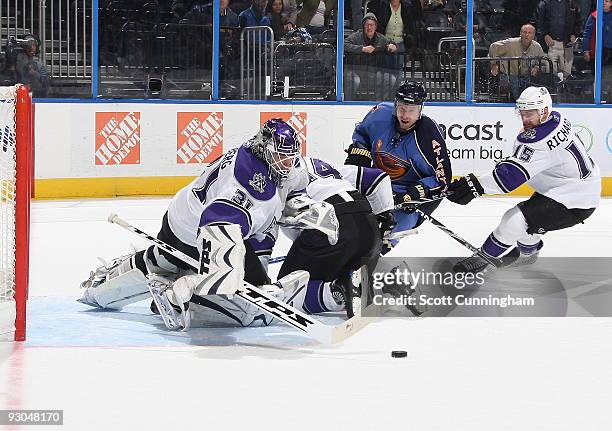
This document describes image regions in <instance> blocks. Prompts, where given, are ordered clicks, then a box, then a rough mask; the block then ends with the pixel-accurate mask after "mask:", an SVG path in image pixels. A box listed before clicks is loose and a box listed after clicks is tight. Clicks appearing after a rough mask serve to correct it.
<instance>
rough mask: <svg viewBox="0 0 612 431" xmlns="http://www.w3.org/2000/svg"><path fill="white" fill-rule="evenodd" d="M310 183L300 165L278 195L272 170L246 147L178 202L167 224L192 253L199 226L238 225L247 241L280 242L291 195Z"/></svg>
mask: <svg viewBox="0 0 612 431" xmlns="http://www.w3.org/2000/svg"><path fill="white" fill-rule="evenodd" d="M307 183H308V175H307V173H306V170H305V169H304V168H303V163H299V164H298V166H297V167H296V168H295V169H293V170H292V171H291V173H290V175H289V178H288V179H287V180H286V181H285V183H284V184H283V187H282V188H280V189H279V188H278V187H277V186H276V184H275V183H274V182H273V181H272V180H271V179H270V177H269V176H268V166H267V164H266V163H264V162H262V161H261V160H259V159H258V158H256V157H255V156H254V155H253V154H252V153H251V150H250V149H249V148H248V147H246V146H245V145H242V146H240V147H238V148H234V149H232V150H229V151H228V152H226V153H225V154H224V155H223V156H221V157H219V158H218V159H217V160H215V161H214V162H212V163H211V164H210V165H208V166H207V167H206V168H205V169H204V172H203V173H202V174H201V175H200V176H199V177H198V178H196V179H195V180H194V181H193V182H191V183H190V184H189V185H188V186H186V187H184V188H183V189H181V190H180V191H179V192H178V193H177V194H176V195H175V196H174V198H173V199H172V202H170V206H169V208H168V223H169V225H170V229H172V232H174V234H175V235H176V236H177V238H178V239H179V240H181V241H182V242H184V243H185V244H188V245H191V246H193V247H196V246H197V245H196V237H197V234H198V228H199V227H200V226H206V225H214V224H220V223H235V224H238V225H240V228H241V230H242V237H243V238H245V239H247V238H255V239H258V240H259V241H264V240H266V237H267V236H269V235H271V236H272V237H275V236H276V234H275V232H276V230H277V229H276V221H277V220H278V219H280V217H281V214H282V211H283V208H284V207H285V201H286V199H287V194H288V193H290V192H291V191H294V190H296V189H303V188H304V187H305V186H306V184H307ZM269 240H271V241H273V238H269Z"/></svg>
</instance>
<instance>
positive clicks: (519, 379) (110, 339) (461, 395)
mask: <svg viewBox="0 0 612 431" xmlns="http://www.w3.org/2000/svg"><path fill="white" fill-rule="evenodd" d="M517 201H518V200H517V199H512V198H487V199H477V200H475V201H474V202H473V203H472V204H470V205H468V206H466V207H460V206H457V205H453V204H451V203H448V202H444V203H443V204H442V205H441V207H440V208H439V209H438V211H437V212H436V213H435V216H436V217H437V218H438V219H439V220H440V221H442V222H443V223H445V224H447V226H449V227H450V228H451V229H453V230H454V231H455V232H457V233H459V234H460V235H463V236H464V237H465V238H466V239H467V240H469V241H471V242H473V243H474V244H476V245H480V244H481V242H482V241H483V240H484V238H485V237H486V236H487V235H488V234H489V232H490V231H491V230H492V229H493V228H494V227H495V226H496V225H497V223H498V221H499V218H500V217H501V215H502V214H503V212H504V211H505V210H506V209H508V208H510V207H511V206H513V205H515V204H516V202H517ZM168 202H169V199H161V198H152V199H145V198H142V199H106V200H67V201H36V202H34V203H33V207H32V222H33V223H32V230H31V263H30V268H31V272H30V301H29V305H28V308H29V312H28V341H26V342H25V343H21V344H17V343H10V342H9V343H1V344H0V349H2V350H1V352H0V358H1V364H0V381H1V382H2V383H1V386H0V388H1V389H0V391H1V392H0V408H2V409H63V410H64V425H63V427H61V429H70V430H128V429H138V430H143V431H144V430H196V429H201V430H340V429H341V430H344V431H353V430H377V431H378V430H381V431H382V430H392V429H398V430H470V431H476V430H486V431H492V430H496V431H498V430H529V431H536V430H537V431H544V430H555V431H558V430H572V431H575V430H589V431H595V430H609V429H610V426H611V425H610V424H611V420H610V415H609V408H610V405H612V395H611V394H612V391H611V390H610V388H611V387H612V366H611V364H612V347H611V341H612V319H606V318H420V319H416V318H413V319H397V318H395V319H386V320H382V321H378V322H375V323H373V324H371V325H369V326H368V327H366V328H365V329H364V330H363V331H362V332H360V333H358V334H356V335H355V336H353V337H352V338H350V339H348V340H347V341H345V342H344V343H342V344H339V345H336V346H332V347H325V346H321V345H317V344H316V343H314V342H312V341H311V340H309V339H308V338H306V337H304V336H302V335H300V334H298V333H297V332H296V331H294V330H292V329H291V328H288V327H284V326H278V327H274V328H250V329H237V328H234V329H205V328H198V329H194V330H193V331H191V332H188V333H170V332H168V331H166V330H165V327H164V326H163V323H162V321H161V319H160V318H158V317H157V316H153V315H151V313H150V312H149V310H148V302H141V303H138V304H135V305H133V306H130V307H128V309H126V310H125V311H123V312H114V313H111V312H100V311H96V310H91V309H90V308H89V307H86V306H84V305H82V304H79V303H77V302H76V301H75V300H76V298H77V297H79V296H80V291H79V283H80V282H81V281H83V280H84V279H86V278H87V277H88V275H89V271H90V270H92V269H94V268H95V267H97V266H98V265H99V262H98V260H97V257H98V256H101V257H103V258H105V259H111V258H113V257H116V256H118V255H121V254H126V253H127V252H129V250H130V242H133V243H134V244H135V245H136V246H137V247H140V246H144V242H142V241H141V240H140V239H139V238H138V237H136V236H133V235H132V234H130V233H129V232H127V231H124V230H122V229H121V228H119V227H118V226H114V225H111V224H109V223H108V222H107V221H106V218H107V217H108V214H109V213H110V212H116V213H118V214H119V215H120V216H121V217H122V218H124V219H126V220H127V221H129V222H131V223H132V224H134V225H136V226H138V227H140V228H142V229H143V230H145V231H148V232H149V233H152V234H156V233H157V230H158V229H159V227H160V224H161V217H162V215H163V213H164V211H165V209H166V207H167V204H168ZM610 220H612V200H609V199H608V200H603V201H602V205H601V207H600V208H599V209H598V210H597V211H596V212H595V213H594V215H593V216H592V217H591V218H590V219H588V220H587V221H586V223H585V224H584V225H579V226H575V227H573V228H571V229H568V230H564V231H559V232H552V233H548V234H547V235H546V236H545V237H544V240H545V247H544V249H543V250H542V252H541V256H611V255H612V247H611V246H610V244H611V243H612V223H611V222H610ZM287 247H288V241H287V240H282V241H281V242H280V244H279V247H278V248H279V250H275V253H274V255H282V254H284V252H283V251H285V250H286V249H287ZM392 253H393V255H396V256H463V255H468V251H467V250H466V249H464V248H463V247H462V246H461V245H459V244H458V243H456V242H454V241H453V240H452V239H451V238H449V237H448V236H446V235H445V234H444V233H442V232H441V231H439V230H437V229H436V228H435V227H433V226H431V225H429V224H427V223H426V224H424V225H423V226H421V227H420V228H419V234H418V235H415V236H409V237H407V238H405V239H404V240H403V241H402V242H401V244H400V246H399V247H397V248H396V249H395V250H394V251H393V252H392ZM333 319H334V318H333V317H332V318H328V319H327V320H333ZM391 350H406V351H407V352H408V357H407V358H405V359H392V358H391V355H390V352H391ZM32 428H33V429H39V428H40V427H32ZM52 428H55V427H49V428H45V429H52ZM58 428H60V427H58ZM6 429H11V428H8V427H7V428H6ZM12 429H15V430H22V429H27V428H26V427H21V426H20V427H14V428H12Z"/></svg>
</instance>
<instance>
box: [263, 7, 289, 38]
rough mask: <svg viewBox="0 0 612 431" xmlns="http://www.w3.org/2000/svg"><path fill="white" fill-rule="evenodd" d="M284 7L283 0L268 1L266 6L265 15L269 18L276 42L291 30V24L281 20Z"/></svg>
mask: <svg viewBox="0 0 612 431" xmlns="http://www.w3.org/2000/svg"><path fill="white" fill-rule="evenodd" d="M284 7H285V5H284V3H283V0H268V4H267V5H266V15H267V16H268V17H269V18H270V22H271V23H272V31H274V39H277V40H278V39H280V38H282V37H283V36H284V35H285V34H286V33H287V32H288V31H289V30H292V29H293V24H291V23H288V22H286V21H285V18H283V8H284Z"/></svg>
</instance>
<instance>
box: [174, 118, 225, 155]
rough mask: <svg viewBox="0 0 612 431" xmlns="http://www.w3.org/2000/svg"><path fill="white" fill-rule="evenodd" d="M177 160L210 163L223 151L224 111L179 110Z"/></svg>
mask: <svg viewBox="0 0 612 431" xmlns="http://www.w3.org/2000/svg"><path fill="white" fill-rule="evenodd" d="M176 125H177V131H176V135H177V136H176V162H177V163H179V164H185V163H209V162H212V161H213V160H215V159H216V158H217V157H219V156H220V155H221V154H222V153H223V112H179V113H177V118H176Z"/></svg>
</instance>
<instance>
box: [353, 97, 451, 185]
mask: <svg viewBox="0 0 612 431" xmlns="http://www.w3.org/2000/svg"><path fill="white" fill-rule="evenodd" d="M393 112H394V106H393V103H389V102H385V103H380V104H378V105H376V106H375V107H374V108H372V110H371V111H370V112H369V113H368V114H367V115H366V116H365V118H364V119H363V121H362V122H361V123H359V124H358V125H357V126H356V127H355V131H354V133H353V142H359V143H361V144H363V145H364V146H366V147H367V148H369V149H370V151H371V155H372V160H373V166H374V167H376V168H379V169H382V170H383V171H385V172H386V173H387V174H389V177H390V178H391V182H392V187H393V191H394V192H399V193H403V192H405V191H406V187H407V186H410V185H416V184H423V185H425V186H427V187H429V188H433V187H438V186H442V187H446V186H447V185H448V184H450V181H451V179H452V170H451V164H450V159H449V155H448V152H447V149H446V142H445V141H444V137H443V136H442V134H441V133H440V129H439V128H438V125H437V124H436V122H435V121H433V120H432V119H431V118H429V117H427V116H425V115H423V116H422V117H421V119H420V120H418V121H417V122H416V124H415V126H414V127H413V128H412V129H411V130H410V131H409V132H407V133H404V134H400V133H398V132H397V131H396V128H395V121H396V120H395V116H394V115H393Z"/></svg>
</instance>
